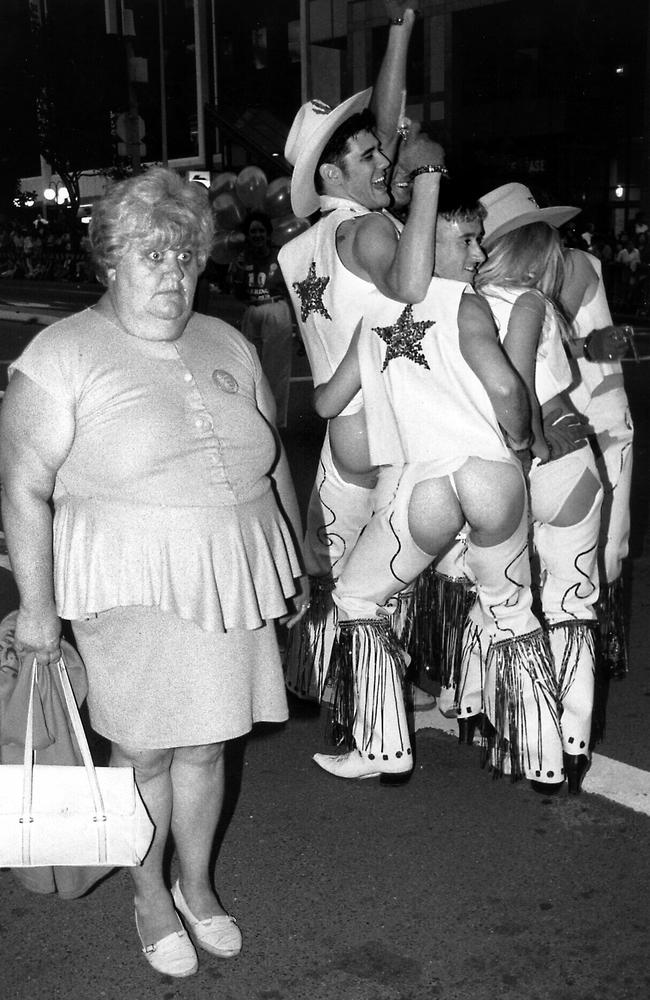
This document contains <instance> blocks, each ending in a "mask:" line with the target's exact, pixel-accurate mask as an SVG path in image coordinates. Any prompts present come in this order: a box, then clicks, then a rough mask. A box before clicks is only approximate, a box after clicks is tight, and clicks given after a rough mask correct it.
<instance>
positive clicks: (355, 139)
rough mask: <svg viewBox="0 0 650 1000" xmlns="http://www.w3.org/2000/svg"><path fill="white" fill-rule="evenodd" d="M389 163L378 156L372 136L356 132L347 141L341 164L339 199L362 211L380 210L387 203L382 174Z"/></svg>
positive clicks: (384, 178) (387, 198)
mask: <svg viewBox="0 0 650 1000" xmlns="http://www.w3.org/2000/svg"><path fill="white" fill-rule="evenodd" d="M389 165H390V160H389V159H388V157H387V156H385V155H384V153H382V151H381V149H380V146H379V140H378V139H377V137H376V136H375V135H373V133H372V132H367V131H364V132H359V133H358V134H357V135H355V136H352V138H350V139H349V140H348V149H347V152H346V153H345V154H344V156H343V160H342V163H341V167H340V170H341V185H340V191H339V192H338V193H339V196H340V197H347V198H349V199H350V200H351V201H356V202H358V204H360V205H363V206H364V208H370V209H382V208H385V207H386V206H387V205H388V203H389V201H390V198H389V194H388V189H387V187H386V170H387V169H388V167H389Z"/></svg>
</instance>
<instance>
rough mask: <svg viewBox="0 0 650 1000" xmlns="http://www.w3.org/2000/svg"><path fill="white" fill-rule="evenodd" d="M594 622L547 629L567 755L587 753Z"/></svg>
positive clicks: (593, 652)
mask: <svg viewBox="0 0 650 1000" xmlns="http://www.w3.org/2000/svg"><path fill="white" fill-rule="evenodd" d="M594 633H595V627H594V622H591V621H590V622H574V621H570V622H561V623H560V624H558V625H553V626H551V627H550V628H549V630H548V639H549V643H550V646H551V653H552V655H553V663H554V665H555V677H556V680H557V688H558V698H559V702H560V726H561V729H562V742H563V744H564V749H565V751H566V753H570V754H588V753H589V744H590V741H591V717H592V712H593V706H594V680H595V650H594Z"/></svg>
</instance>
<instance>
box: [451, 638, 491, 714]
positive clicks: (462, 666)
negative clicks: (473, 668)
mask: <svg viewBox="0 0 650 1000" xmlns="http://www.w3.org/2000/svg"><path fill="white" fill-rule="evenodd" d="M461 639H462V642H461V648H460V657H459V664H458V677H457V678H456V677H455V678H454V689H455V691H456V697H455V704H456V707H457V709H458V711H459V712H460V714H461V715H462V708H463V698H464V697H465V684H464V681H465V678H466V677H467V670H468V666H469V664H470V663H471V662H472V659H473V656H474V653H475V652H476V656H477V659H478V662H479V663H480V671H481V680H480V688H481V691H483V689H484V687H485V664H486V661H487V655H488V652H489V649H490V637H489V635H488V633H487V632H486V631H485V629H483V628H481V627H480V625H477V624H476V622H473V621H471V620H468V621H467V622H466V625H465V628H464V630H463V633H462V636H461ZM482 709H483V705H482V704H481V710H482ZM477 714H478V713H477Z"/></svg>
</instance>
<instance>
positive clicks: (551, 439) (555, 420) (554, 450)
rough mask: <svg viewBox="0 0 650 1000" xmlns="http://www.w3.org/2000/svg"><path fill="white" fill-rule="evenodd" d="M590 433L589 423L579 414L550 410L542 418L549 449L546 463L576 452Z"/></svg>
mask: <svg viewBox="0 0 650 1000" xmlns="http://www.w3.org/2000/svg"><path fill="white" fill-rule="evenodd" d="M590 433H591V427H590V426H589V421H588V420H587V419H586V418H585V417H583V416H581V415H580V414H579V413H574V412H565V411H562V410H561V409H557V410H552V411H551V412H550V413H548V414H547V415H546V416H545V417H544V437H545V439H546V443H547V444H548V447H549V449H550V455H549V458H548V459H547V461H551V460H552V459H556V458H562V456H563V455H569V454H570V453H571V452H572V451H578V449H580V448H582V447H583V446H584V444H585V443H586V440H587V436H588V435H589V434H590Z"/></svg>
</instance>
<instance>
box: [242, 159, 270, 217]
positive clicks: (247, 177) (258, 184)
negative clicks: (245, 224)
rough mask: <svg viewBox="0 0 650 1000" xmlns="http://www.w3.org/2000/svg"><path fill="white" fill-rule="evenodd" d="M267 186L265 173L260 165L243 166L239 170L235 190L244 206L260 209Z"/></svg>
mask: <svg viewBox="0 0 650 1000" xmlns="http://www.w3.org/2000/svg"><path fill="white" fill-rule="evenodd" d="M267 187H268V181H267V179H266V174H265V173H264V171H263V170H261V169H260V167H244V169H243V170H240V171H239V175H238V177H237V182H236V184H235V190H236V191H237V197H238V198H239V200H240V201H241V203H242V205H245V206H246V208H250V209H256V210H257V211H261V209H262V206H263V205H264V196H265V194H266V189H267Z"/></svg>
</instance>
